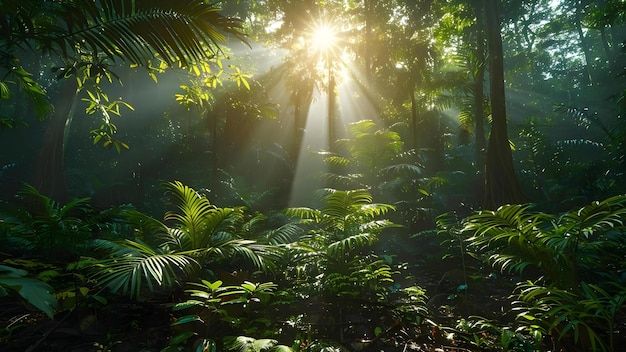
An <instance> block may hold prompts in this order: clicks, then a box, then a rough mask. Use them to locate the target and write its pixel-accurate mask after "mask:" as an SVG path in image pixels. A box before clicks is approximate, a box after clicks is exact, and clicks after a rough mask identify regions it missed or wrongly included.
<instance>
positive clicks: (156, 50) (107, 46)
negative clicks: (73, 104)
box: [0, 0, 242, 115]
mask: <svg viewBox="0 0 626 352" xmlns="http://www.w3.org/2000/svg"><path fill="white" fill-rule="evenodd" d="M0 12H2V13H3V14H6V15H7V16H6V18H5V20H4V21H3V23H2V27H0V30H1V31H2V32H3V36H2V38H3V39H2V41H0V51H1V52H2V53H3V55H2V57H3V60H2V61H1V62H0V65H1V66H2V67H4V68H7V69H9V70H10V72H13V73H14V76H15V77H16V78H17V79H18V82H20V85H21V86H22V87H23V88H25V92H26V93H27V94H28V95H30V96H31V97H32V98H33V99H34V101H35V103H36V106H38V107H39V108H40V110H41V113H42V115H43V114H44V113H45V112H46V110H42V109H44V107H45V106H44V105H42V104H41V99H42V98H43V97H45V93H44V92H43V91H42V90H41V87H40V85H39V84H38V83H37V82H35V81H33V80H32V79H30V77H31V75H30V74H28V73H27V72H26V71H24V70H23V69H22V68H21V66H17V68H16V67H15V65H14V64H13V62H17V61H18V60H16V59H17V55H19V54H20V52H21V50H32V48H37V50H43V51H45V52H51V53H54V54H55V55H58V56H60V57H61V58H71V57H72V55H76V56H77V58H79V57H80V56H81V55H85V54H86V53H88V54H90V55H92V56H93V57H98V56H100V55H102V56H105V57H107V58H109V59H110V60H112V61H113V62H114V61H115V60H116V59H122V60H127V61H129V62H130V63H132V64H136V65H145V66H146V67H152V60H155V59H156V60H157V61H163V62H165V63H166V64H167V65H168V66H173V67H177V66H178V65H181V66H183V67H187V66H191V65H192V64H194V63H195V62H198V61H201V60H202V59H207V58H211V57H212V56H214V55H215V53H216V52H217V51H218V50H219V49H218V48H219V47H218V42H223V41H225V40H226V35H227V34H228V35H233V36H237V37H240V38H241V37H242V33H241V31H240V28H241V21H240V20H237V19H233V18H228V17H225V16H223V15H221V14H220V13H219V9H218V8H216V7H213V6H209V5H206V4H205V3H204V2H202V1H197V0H188V1H179V2H176V3H172V2H167V1H161V2H158V1H157V2H155V1H130V0H128V1H126V0H125V1H122V2H120V1H110V0H102V1H83V0H74V1H65V2H41V1H37V0H27V1H5V2H3V3H2V5H1V7H0ZM104 29H106V30H104ZM77 62H80V60H78V61H77ZM107 69H108V67H107V65H94V66H93V67H92V73H93V74H94V75H95V74H99V73H100V74H101V73H104V71H105V70H107ZM22 71H23V72H22ZM75 71H76V67H69V69H67V70H62V72H61V76H65V77H68V76H69V75H72V74H73V73H74V72H75ZM7 82H8V81H2V87H3V92H4V91H5V90H7V91H8V86H7ZM7 94H8V93H7ZM3 96H4V94H3Z"/></svg>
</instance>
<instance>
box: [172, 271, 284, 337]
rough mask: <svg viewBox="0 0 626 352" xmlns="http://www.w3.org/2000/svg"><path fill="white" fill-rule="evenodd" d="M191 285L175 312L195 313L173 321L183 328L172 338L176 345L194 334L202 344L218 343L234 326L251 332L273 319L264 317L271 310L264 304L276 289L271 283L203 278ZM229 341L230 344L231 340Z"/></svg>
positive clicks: (178, 327) (239, 329)
mask: <svg viewBox="0 0 626 352" xmlns="http://www.w3.org/2000/svg"><path fill="white" fill-rule="evenodd" d="M190 287H192V288H191V289H189V290H187V291H185V292H186V293H187V294H188V295H189V299H187V300H186V301H184V302H182V303H178V304H175V305H174V306H173V308H172V309H173V311H174V312H190V313H191V314H188V315H184V316H181V317H178V318H177V319H176V321H175V322H174V323H172V327H176V328H177V329H179V330H180V329H183V331H182V332H179V333H178V334H177V335H176V336H173V337H172V339H171V340H170V346H172V348H173V347H174V346H179V345H183V344H185V343H186V341H187V340H188V339H189V338H191V337H192V336H196V338H195V339H196V340H199V341H201V344H215V341H216V340H220V339H221V338H222V337H223V336H222V335H220V334H224V333H226V332H230V331H231V329H234V330H235V331H241V332H244V331H245V332H246V333H248V334H250V333H254V332H258V331H255V326H259V325H261V326H265V325H266V323H267V321H269V320H270V319H269V318H267V317H264V315H265V314H268V312H267V311H266V310H264V309H263V307H267V306H268V305H269V303H270V300H271V296H272V295H273V294H274V290H275V289H276V285H275V284H273V283H271V282H266V283H258V284H255V283H252V282H247V281H246V282H243V283H242V284H241V285H236V286H225V285H223V282H222V281H220V280H218V281H214V282H209V281H207V280H201V282H199V283H191V284H190ZM259 309H261V310H262V311H261V312H259V311H258V310H259ZM224 325H225V326H224ZM194 344H198V342H197V341H196V342H194ZM225 344H226V345H229V343H228V342H226V343H225Z"/></svg>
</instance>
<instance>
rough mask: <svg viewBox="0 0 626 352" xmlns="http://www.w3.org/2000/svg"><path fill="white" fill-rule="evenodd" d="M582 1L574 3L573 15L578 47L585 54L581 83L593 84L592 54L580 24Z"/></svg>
mask: <svg viewBox="0 0 626 352" xmlns="http://www.w3.org/2000/svg"><path fill="white" fill-rule="evenodd" d="M583 6H584V5H583V3H582V2H581V1H578V2H577V3H576V17H575V21H576V23H575V24H576V30H577V32H578V37H579V40H580V47H581V48H582V50H583V54H584V55H585V76H586V77H584V80H583V83H585V84H589V85H591V84H593V76H592V71H593V70H592V66H591V65H592V62H593V59H592V55H591V49H590V45H589V41H588V40H587V37H585V33H584V32H583V27H582V24H581V21H582V19H583V17H584V14H583Z"/></svg>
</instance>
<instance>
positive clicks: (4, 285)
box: [0, 265, 58, 318]
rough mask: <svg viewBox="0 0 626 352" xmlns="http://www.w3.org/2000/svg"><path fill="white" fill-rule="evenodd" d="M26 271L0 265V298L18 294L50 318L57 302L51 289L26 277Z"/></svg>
mask: <svg viewBox="0 0 626 352" xmlns="http://www.w3.org/2000/svg"><path fill="white" fill-rule="evenodd" d="M27 275H28V272H27V271H26V270H22V269H17V268H13V267H10V266H7V265H0V296H1V297H6V296H8V295H9V294H10V292H14V293H17V294H19V295H20V296H21V297H22V298H24V299H25V300H26V301H27V302H28V303H30V304H32V305H33V306H34V307H36V308H37V309H39V310H41V311H42V312H44V313H46V315H47V316H49V317H50V318H52V317H53V316H54V312H55V309H56V308H57V307H58V302H57V300H56V299H55V298H54V296H53V295H52V293H53V288H52V287H51V286H50V285H48V284H46V283H45V282H43V281H41V280H37V279H33V278H30V277H28V276H27Z"/></svg>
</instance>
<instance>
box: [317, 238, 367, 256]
mask: <svg viewBox="0 0 626 352" xmlns="http://www.w3.org/2000/svg"><path fill="white" fill-rule="evenodd" d="M377 239H378V236H376V235H375V234H373V233H359V234H356V235H352V236H348V237H346V238H342V239H340V240H338V241H335V242H333V243H331V244H330V245H329V246H328V249H327V251H326V253H327V255H328V256H329V257H330V258H345V257H346V255H347V254H348V253H349V252H351V251H353V250H355V249H356V248H359V247H363V246H367V245H370V244H373V243H374V242H376V240H377Z"/></svg>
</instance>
